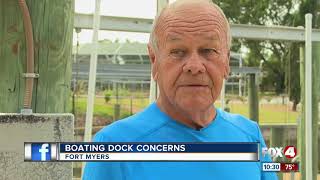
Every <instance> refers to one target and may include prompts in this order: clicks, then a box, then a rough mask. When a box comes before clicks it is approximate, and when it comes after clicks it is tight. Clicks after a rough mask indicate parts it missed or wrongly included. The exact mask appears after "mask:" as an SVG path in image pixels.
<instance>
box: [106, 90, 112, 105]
mask: <svg viewBox="0 0 320 180" xmlns="http://www.w3.org/2000/svg"><path fill="white" fill-rule="evenodd" d="M110 100H111V93H109V92H108V91H105V92H104V101H105V103H108V102H109V101H110Z"/></svg>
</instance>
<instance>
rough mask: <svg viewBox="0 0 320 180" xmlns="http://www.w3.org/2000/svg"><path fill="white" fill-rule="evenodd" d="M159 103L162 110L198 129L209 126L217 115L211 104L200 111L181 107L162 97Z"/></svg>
mask: <svg viewBox="0 0 320 180" xmlns="http://www.w3.org/2000/svg"><path fill="white" fill-rule="evenodd" d="M157 105H158V107H159V108H160V109H161V111H163V112H165V113H166V114H167V115H169V116H170V117H171V118H172V119H174V120H176V121H178V122H180V123H182V124H185V125H186V126H189V127H191V128H193V129H196V130H199V129H201V128H204V127H206V126H208V125H209V124H210V123H211V122H212V121H213V120H214V118H215V116H216V110H215V108H214V106H209V107H208V108H207V109H204V110H198V111H196V110H194V109H192V110H188V109H183V108H179V107H178V106H175V105H173V104H170V103H169V102H168V101H164V100H161V98H159V99H158V100H157Z"/></svg>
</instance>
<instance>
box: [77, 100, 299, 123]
mask: <svg viewBox="0 0 320 180" xmlns="http://www.w3.org/2000/svg"><path fill="white" fill-rule="evenodd" d="M86 101H87V99H86V98H77V100H76V112H77V113H78V114H85V112H86V108H87V103H86ZM130 101H131V100H130V98H124V99H119V100H118V103H119V104H120V105H121V111H120V112H121V115H120V117H125V116H128V115H130ZM115 103H116V99H111V100H110V101H109V102H108V103H105V101H104V99H103V98H96V99H95V103H94V116H101V117H113V115H114V104H115ZM148 104H149V99H148V98H139V99H135V98H133V99H132V111H133V113H136V112H139V111H141V110H142V109H143V108H145V107H146V106H148ZM216 106H217V107H220V105H219V102H217V103H216ZM229 107H230V110H231V113H237V114H241V115H243V116H245V117H249V109H248V104H240V103H230V104H229ZM298 116H299V113H298V112H293V111H291V107H288V106H286V105H278V104H267V105H260V107H259V121H260V122H259V123H261V124H277V123H295V122H296V121H297V118H298Z"/></svg>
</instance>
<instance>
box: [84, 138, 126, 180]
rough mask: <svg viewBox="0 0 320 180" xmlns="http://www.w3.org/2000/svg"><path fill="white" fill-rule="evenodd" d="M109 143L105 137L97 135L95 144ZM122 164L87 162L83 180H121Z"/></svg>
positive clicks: (94, 140)
mask: <svg viewBox="0 0 320 180" xmlns="http://www.w3.org/2000/svg"><path fill="white" fill-rule="evenodd" d="M105 141H107V140H106V139H105V138H104V137H103V135H101V134H99V133H97V134H96V136H95V138H94V139H93V142H105ZM121 171H122V169H121V163H119V162H87V163H86V165H85V168H84V172H83V176H82V179H83V180H100V179H101V180H102V179H103V180H104V179H108V180H121V179H123V178H122V175H123V173H121Z"/></svg>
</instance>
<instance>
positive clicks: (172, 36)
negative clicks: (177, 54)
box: [166, 34, 182, 42]
mask: <svg viewBox="0 0 320 180" xmlns="http://www.w3.org/2000/svg"><path fill="white" fill-rule="evenodd" d="M166 40H167V41H171V42H175V41H181V40H182V39H181V38H180V37H178V36H176V35H173V34H167V37H166Z"/></svg>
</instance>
